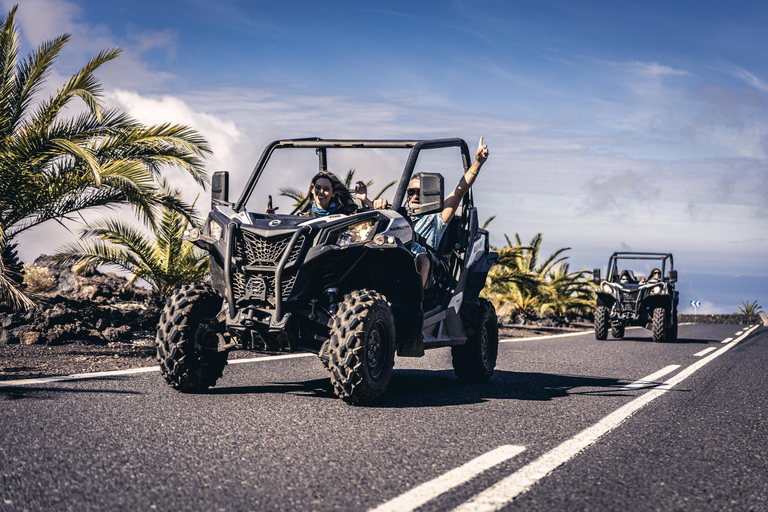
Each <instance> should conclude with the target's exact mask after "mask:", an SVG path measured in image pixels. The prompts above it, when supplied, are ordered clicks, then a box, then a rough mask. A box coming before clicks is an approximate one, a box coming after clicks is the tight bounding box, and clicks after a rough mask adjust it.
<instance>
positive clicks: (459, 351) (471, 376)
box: [451, 299, 499, 382]
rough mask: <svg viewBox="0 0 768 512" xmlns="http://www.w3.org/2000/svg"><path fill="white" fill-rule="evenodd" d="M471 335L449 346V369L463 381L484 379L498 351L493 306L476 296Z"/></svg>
mask: <svg viewBox="0 0 768 512" xmlns="http://www.w3.org/2000/svg"><path fill="white" fill-rule="evenodd" d="M471 331H472V335H471V336H470V337H469V338H467V342H466V343H465V344H464V345H456V346H454V347H451V356H452V359H453V372H454V373H455V374H456V376H457V377H458V378H459V379H461V380H462V381H464V382H487V381H488V379H490V378H491V375H493V370H494V368H496V357H497V356H498V354H499V326H498V323H497V319H496V309H495V308H494V307H493V304H491V303H490V302H489V301H487V300H486V299H480V307H479V308H478V310H477V318H476V320H475V324H474V326H473V328H472V330H471Z"/></svg>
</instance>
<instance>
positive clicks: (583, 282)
mask: <svg viewBox="0 0 768 512" xmlns="http://www.w3.org/2000/svg"><path fill="white" fill-rule="evenodd" d="M568 270H569V264H568V263H561V264H560V265H559V266H558V267H557V268H556V269H551V270H549V271H548V272H547V275H546V286H545V287H544V288H545V290H546V291H545V296H544V299H543V300H542V303H541V306H540V308H539V312H540V313H542V314H552V315H556V316H565V315H566V314H567V313H570V312H573V313H581V314H584V313H588V312H589V311H592V310H593V309H594V307H595V295H594V286H593V285H592V283H591V281H589V279H588V277H587V274H589V272H588V271H586V270H579V271H577V272H569V271H568Z"/></svg>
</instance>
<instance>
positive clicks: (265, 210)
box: [264, 205, 280, 213]
mask: <svg viewBox="0 0 768 512" xmlns="http://www.w3.org/2000/svg"><path fill="white" fill-rule="evenodd" d="M279 209H280V207H279V206H275V207H274V208H270V205H267V207H266V208H264V213H275V212H276V211H277V210H279Z"/></svg>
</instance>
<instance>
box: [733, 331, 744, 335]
mask: <svg viewBox="0 0 768 512" xmlns="http://www.w3.org/2000/svg"><path fill="white" fill-rule="evenodd" d="M742 332H744V331H739V332H737V333H736V334H735V335H736V336H741V333H742Z"/></svg>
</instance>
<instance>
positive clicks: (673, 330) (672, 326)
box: [666, 311, 677, 341]
mask: <svg viewBox="0 0 768 512" xmlns="http://www.w3.org/2000/svg"><path fill="white" fill-rule="evenodd" d="M666 336H667V341H677V311H672V315H671V317H670V319H669V326H668V327H667V334H666Z"/></svg>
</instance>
